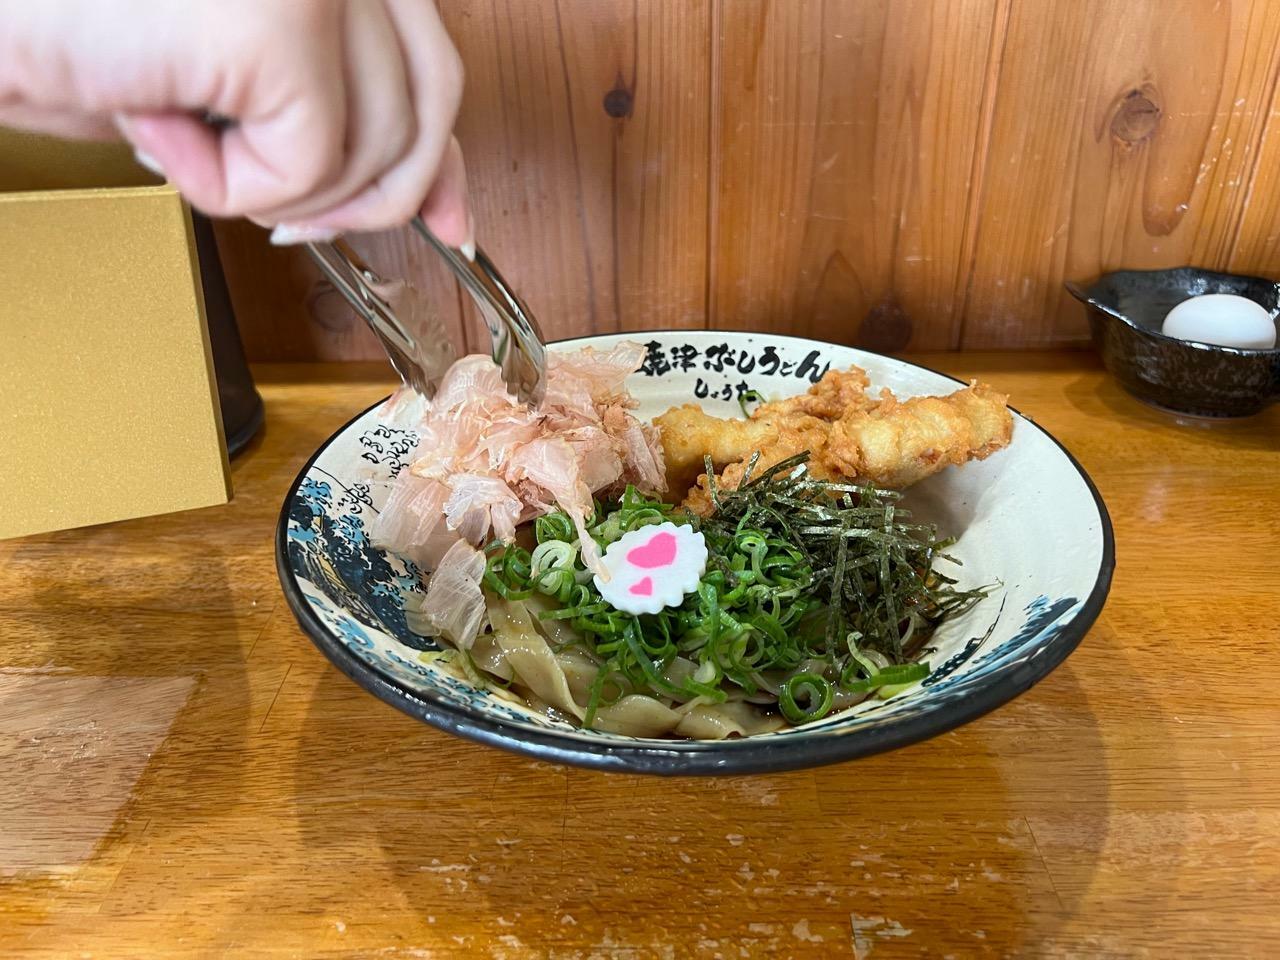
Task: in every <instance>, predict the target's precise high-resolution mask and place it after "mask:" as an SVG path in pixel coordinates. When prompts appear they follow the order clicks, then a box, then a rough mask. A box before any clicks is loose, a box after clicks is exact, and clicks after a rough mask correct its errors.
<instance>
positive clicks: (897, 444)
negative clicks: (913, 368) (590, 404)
mask: <svg viewBox="0 0 1280 960" xmlns="http://www.w3.org/2000/svg"><path fill="white" fill-rule="evenodd" d="M868 383H869V381H868V379H867V375H866V374H865V373H864V372H863V371H862V370H859V369H858V368H856V367H854V368H852V369H850V370H848V371H837V370H833V371H831V372H829V373H828V374H827V375H826V376H825V377H824V378H823V379H822V381H821V382H820V383H818V384H816V385H815V386H814V387H812V388H811V389H810V390H809V392H808V393H806V394H803V395H801V396H798V397H791V398H789V399H786V400H780V401H777V402H774V403H766V404H763V405H761V406H760V407H759V408H757V409H756V410H755V411H753V413H752V415H751V417H750V419H747V420H725V419H721V418H719V417H712V416H709V415H708V414H705V413H703V412H702V410H701V409H700V408H699V407H697V406H696V405H694V404H687V405H685V406H683V407H674V408H672V409H671V410H668V411H667V412H666V413H664V414H663V415H662V416H660V417H658V418H657V419H656V420H655V421H654V423H655V424H656V425H657V426H658V428H659V430H660V431H661V433H662V442H663V445H664V447H665V450H666V456H667V479H668V484H669V489H671V490H673V491H674V490H683V489H689V488H691V487H692V489H690V493H689V497H688V498H687V499H686V500H685V506H686V507H687V508H688V509H690V510H693V511H694V512H696V513H701V514H704V515H705V514H707V513H710V512H711V509H712V507H711V499H710V496H709V493H708V486H709V485H708V480H707V476H706V473H705V469H706V467H705V465H704V464H705V458H706V457H710V458H711V462H712V465H713V466H714V467H715V468H716V469H717V470H719V471H721V472H720V474H719V476H718V477H717V479H716V482H717V484H718V485H719V486H720V487H722V488H725V489H732V488H734V487H736V486H737V485H738V484H739V483H741V481H742V477H743V475H744V473H745V471H746V465H747V463H748V461H749V460H750V459H751V457H752V456H753V455H755V454H756V453H759V454H760V459H759V461H758V462H757V465H756V470H757V471H760V470H764V469H767V468H768V467H770V466H772V465H774V464H775V463H779V462H781V461H782V460H785V459H786V458H788V457H791V456H794V455H795V454H797V453H801V452H804V451H808V453H809V472H810V473H811V474H812V475H813V476H815V477H817V478H819V479H825V480H833V479H853V480H863V481H867V482H869V483H874V484H876V485H877V486H881V487H889V488H893V489H901V488H903V487H907V486H910V485H911V484H913V483H916V482H917V481H919V480H923V479H924V478H925V477H927V476H930V475H932V474H934V473H937V472H938V471H939V470H942V469H943V468H944V467H946V466H949V465H951V464H961V463H965V462H966V461H968V460H981V459H983V458H985V457H987V456H989V455H990V454H991V453H993V452H995V451H996V450H999V449H1001V448H1002V447H1005V446H1007V445H1008V443H1009V439H1010V436H1011V435H1012V431H1013V417H1012V415H1011V414H1010V413H1009V409H1008V407H1007V406H1006V403H1007V400H1008V398H1007V397H1006V396H1004V395H1002V394H999V393H997V392H995V391H994V390H992V389H991V388H990V387H988V386H985V385H980V384H977V383H974V384H970V386H968V387H966V388H964V389H961V390H957V391H956V392H955V393H953V394H951V395H949V396H945V397H913V398H911V399H909V400H901V401H900V400H898V399H897V398H896V397H894V396H893V394H892V393H890V392H889V391H888V390H883V391H881V393H880V396H879V397H878V398H874V397H871V396H869V395H868V394H867V392H866V389H867V385H868Z"/></svg>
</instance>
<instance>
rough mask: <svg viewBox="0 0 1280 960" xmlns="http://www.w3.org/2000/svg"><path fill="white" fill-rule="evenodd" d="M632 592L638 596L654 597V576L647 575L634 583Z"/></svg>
mask: <svg viewBox="0 0 1280 960" xmlns="http://www.w3.org/2000/svg"><path fill="white" fill-rule="evenodd" d="M631 592H632V593H634V594H635V595H636V596H637V597H652V596H653V578H652V577H645V578H644V579H643V580H641V581H639V582H638V583H633V584H632V585H631Z"/></svg>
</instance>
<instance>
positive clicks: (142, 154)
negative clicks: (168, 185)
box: [133, 148, 165, 177]
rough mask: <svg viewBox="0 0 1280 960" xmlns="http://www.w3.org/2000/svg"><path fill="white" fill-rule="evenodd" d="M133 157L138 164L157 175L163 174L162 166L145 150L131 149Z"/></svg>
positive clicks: (161, 175)
mask: <svg viewBox="0 0 1280 960" xmlns="http://www.w3.org/2000/svg"><path fill="white" fill-rule="evenodd" d="M133 159H135V160H137V161H138V163H139V164H141V165H142V166H144V167H146V168H147V169H148V170H150V171H151V172H152V173H154V174H155V175H156V176H157V177H163V176H164V175H165V173H164V168H163V167H161V166H160V162H159V161H158V160H156V158H155V157H153V156H152V155H151V154H149V153H147V152H146V151H145V150H138V149H136V148H135V149H134V151H133Z"/></svg>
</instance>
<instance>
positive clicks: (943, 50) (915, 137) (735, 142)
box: [712, 0, 1003, 350]
mask: <svg viewBox="0 0 1280 960" xmlns="http://www.w3.org/2000/svg"><path fill="white" fill-rule="evenodd" d="M719 4H720V21H721V30H720V34H719V37H720V41H719V71H718V76H719V80H720V89H719V104H718V107H719V111H720V121H719V140H718V146H719V157H718V174H719V182H718V189H717V195H716V211H717V218H716V222H715V224H714V231H715V232H714V238H713V244H712V250H713V253H714V262H713V263H714V265H713V270H714V291H713V301H712V302H713V304H714V311H713V316H712V322H713V323H714V324H717V325H722V326H728V327H749V328H751V329H765V330H778V331H788V332H795V333H801V334H806V335H812V336H817V337H821V338H824V339H831V340H838V341H845V342H856V343H860V344H863V345H867V346H871V347H873V348H877V349H888V350H897V349H902V348H904V347H907V346H911V347H914V348H917V349H921V348H928V349H946V348H951V347H954V346H955V345H956V343H957V339H958V332H959V321H960V317H959V312H958V310H957V305H958V302H959V298H958V297H957V292H958V291H960V290H962V289H963V283H964V279H965V272H964V268H965V266H966V264H965V261H964V257H963V251H964V249H965V246H966V244H965V237H966V231H967V229H968V203H969V199H968V198H969V184H970V180H971V177H972V175H973V171H974V167H975V162H976V161H977V160H979V159H980V153H979V150H978V146H979V142H980V134H981V131H982V128H983V122H982V121H983V102H984V90H985V88H986V85H987V79H988V64H989V61H990V59H991V56H992V51H993V46H995V47H998V42H999V39H1000V33H1001V30H1000V29H999V28H1000V25H1001V24H1002V23H1003V6H1002V4H1000V3H996V2H992V0H895V2H892V3H890V2H887V0H882V2H868V3H851V2H825V3H823V2H817V0H813V2H809V0H801V2H794V3H776V2H774V3H770V2H768V0H752V2H746V0H719Z"/></svg>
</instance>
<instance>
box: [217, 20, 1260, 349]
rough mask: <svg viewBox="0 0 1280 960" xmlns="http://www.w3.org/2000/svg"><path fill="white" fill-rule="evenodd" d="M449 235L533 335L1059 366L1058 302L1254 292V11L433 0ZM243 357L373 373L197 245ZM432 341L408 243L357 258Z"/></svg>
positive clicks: (305, 271) (301, 310)
mask: <svg viewBox="0 0 1280 960" xmlns="http://www.w3.org/2000/svg"><path fill="white" fill-rule="evenodd" d="M440 2H441V8H442V11H443V13H444V16H445V20H446V22H447V24H448V26H449V29H450V31H451V33H452V34H453V37H454V39H455V42H456V43H457V45H458V47H459V49H460V51H461V52H462V56H463V59H464V61H465V62H466V64H467V71H468V76H467V93H466V97H465V101H464V104H463V112H462V117H461V120H460V123H459V130H458V133H459V137H460V138H461V139H462V141H463V145H464V148H465V149H466V151H467V156H468V162H469V166H470V172H471V184H472V190H473V195H474V202H475V205H476V210H477V218H478V225H479V230H480V239H481V241H482V243H483V244H484V245H485V246H486V247H487V248H488V249H489V250H490V252H491V253H492V254H493V256H494V258H495V259H496V260H497V261H498V262H499V264H500V265H501V266H502V268H503V269H504V270H505V271H506V272H507V273H508V274H509V275H510V277H511V279H512V280H513V282H515V283H516V284H517V286H518V287H519V289H520V290H521V292H522V293H523V294H524V295H525V297H526V299H527V300H528V301H529V303H530V305H531V306H532V308H533V309H534V311H535V312H536V313H537V314H538V316H539V317H540V319H541V320H542V322H543V324H544V326H545V327H546V329H547V332H548V334H549V335H550V336H553V337H559V336H567V335H571V334H574V333H589V332H595V331H612V330H633V329H644V328H658V327H683V326H689V327H700V326H704V325H706V324H708V323H710V324H714V325H717V326H725V327H746V328H750V329H760V330H775V331H782V332H795V333H801V334H808V335H813V336H819V337H824V338H828V339H833V340H838V341H843V342H854V343H860V344H863V345H866V346H869V347H872V348H875V349H880V350H888V351H895V350H900V349H907V348H914V349H954V348H987V347H1041V346H1051V345H1068V346H1070V345H1077V344H1079V343H1080V342H1081V341H1082V338H1083V336H1084V333H1085V329H1084V313H1083V311H1082V310H1081V309H1080V308H1079V307H1078V305H1076V304H1075V303H1074V302H1073V301H1071V300H1070V299H1069V298H1068V297H1066V296H1065V295H1064V294H1063V292H1062V282H1063V280H1064V279H1067V278H1088V277H1091V276H1093V275H1095V274H1096V273H1098V272H1100V271H1102V270H1106V269H1113V268H1116V267H1122V266H1129V267H1155V266H1172V265H1177V264H1182V263H1196V264H1200V265H1205V266H1211V267H1218V268H1229V269H1236V270H1242V271H1244V270H1248V271H1254V272H1260V273H1263V274H1280V228H1277V227H1276V224H1277V223H1280V173H1277V172H1276V171H1280V94H1278V93H1277V77H1278V76H1280V2H1276V0H1235V2H1228V0H1128V2H1125V3H1120V2H1115V0H1018V2H1014V0H483V2H472V0H440ZM219 235H220V243H221V246H222V250H223V253H224V256H225V259H226V268H227V273H228V276H229V279H230V282H231V285H232V292H233V298H234V301H235V304H236V307H237V310H238V311H239V315H240V321H241V326H242V328H243V332H244V338H245V341H246V346H247V348H248V350H249V353H250V355H251V356H252V357H253V358H255V359H262V360H269V359H310V358H325V359H327V358H342V357H350V358H367V357H377V356H379V351H378V347H377V345H376V343H375V342H374V341H373V339H372V337H371V336H370V335H369V334H368V332H367V331H365V330H364V329H363V328H362V326H361V325H360V324H359V322H358V321H356V320H355V318H354V317H353V316H352V315H351V313H350V311H349V310H347V308H346V306H345V305H344V304H343V303H342V302H341V300H340V299H339V298H338V296H337V295H336V294H335V293H334V292H333V291H332V290H330V289H329V288H328V287H327V285H325V284H323V283H322V282H321V281H320V280H319V276H318V274H317V273H316V271H315V270H314V268H312V267H311V265H310V263H309V262H308V261H307V259H306V256H305V254H303V253H302V252H301V251H297V250H273V249H271V248H270V247H269V246H268V245H267V243H266V241H265V238H264V236H263V234H262V232H261V231H259V230H257V229H256V228H254V227H250V226H247V225H244V224H222V225H220V227H219ZM357 243H358V245H360V246H361V247H362V249H364V251H365V252H366V254H367V255H368V256H369V257H370V259H371V260H372V261H373V262H374V263H375V265H384V267H383V268H384V269H385V270H387V271H388V272H392V271H397V272H403V273H405V274H407V275H408V276H409V277H410V278H411V279H413V280H414V281H415V282H416V283H418V285H419V286H420V287H422V288H423V289H424V291H425V292H426V293H427V294H428V296H429V298H430V299H431V300H432V302H433V303H434V304H435V305H436V308H437V309H438V310H439V311H440V312H441V313H442V315H443V316H444V318H445V319H446V321H447V323H448V324H450V326H451V329H453V330H454V331H455V336H456V337H457V338H458V339H459V340H460V341H461V340H462V338H463V337H464V336H465V337H466V338H467V341H468V343H469V344H470V346H472V347H473V348H474V347H477V346H482V345H483V344H484V342H485V336H484V334H483V331H482V330H481V328H480V326H479V324H478V322H477V321H476V320H475V318H474V316H473V315H472V314H473V311H472V310H471V308H470V305H469V304H468V303H465V302H464V300H465V298H462V297H460V296H459V294H458V289H457V287H456V285H455V284H454V283H453V282H452V280H451V279H449V278H448V277H447V276H445V275H444V273H443V271H442V270H441V269H440V268H439V266H438V265H437V264H435V263H434V261H433V260H432V259H431V257H430V256H428V255H427V254H426V251H425V250H423V249H422V248H421V247H420V245H419V244H418V243H417V241H416V240H412V239H411V238H409V237H407V235H403V234H399V233H396V234H388V235H382V236H378V237H367V238H359V239H358V240H357Z"/></svg>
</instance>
